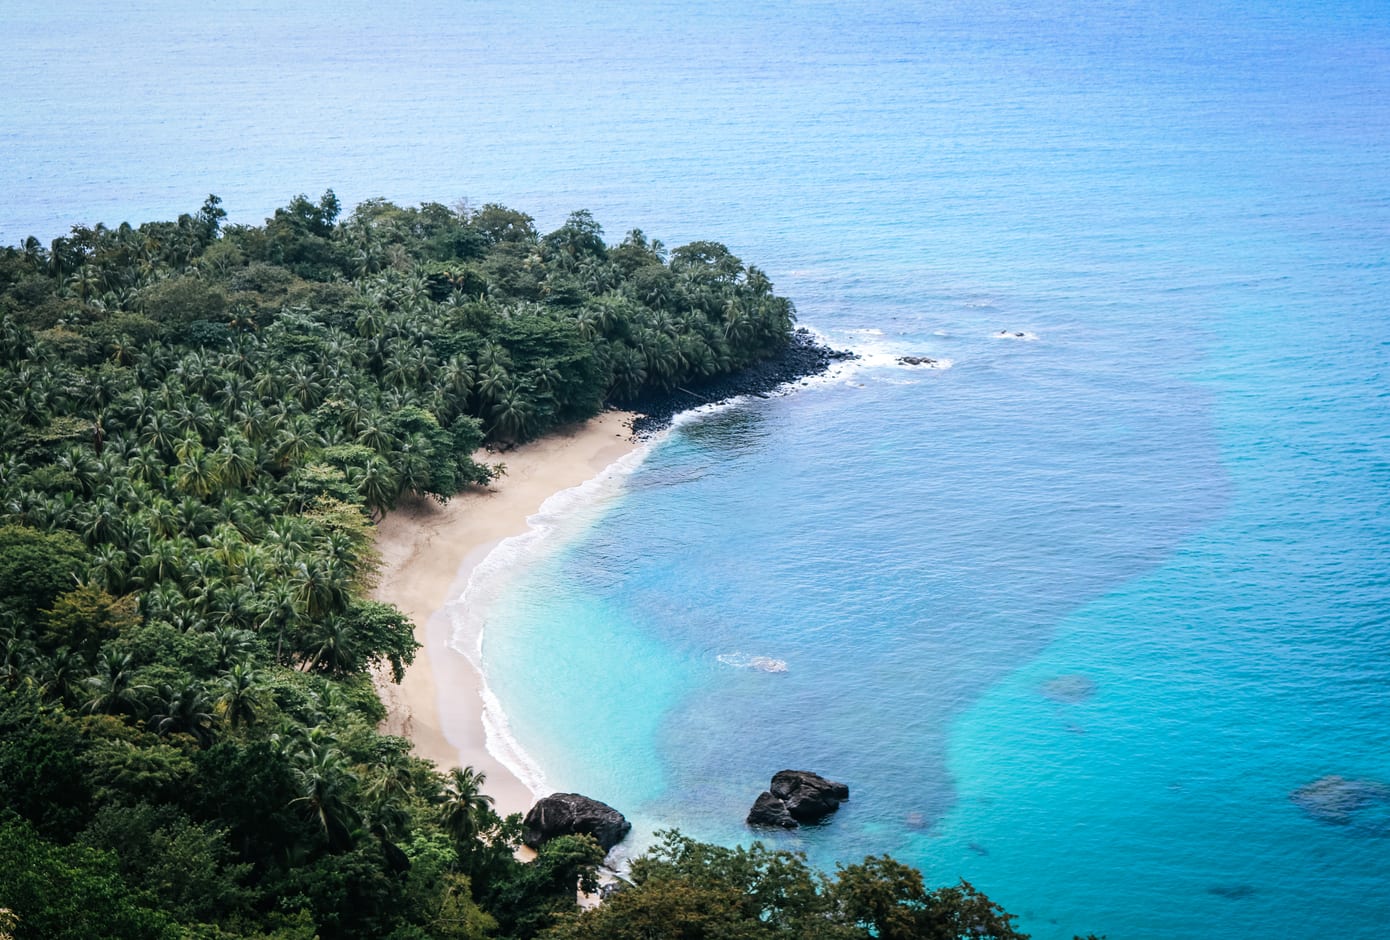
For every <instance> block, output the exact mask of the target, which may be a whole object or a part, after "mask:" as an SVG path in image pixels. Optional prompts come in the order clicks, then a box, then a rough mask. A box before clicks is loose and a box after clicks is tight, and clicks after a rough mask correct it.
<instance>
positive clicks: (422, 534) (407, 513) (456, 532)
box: [372, 411, 641, 816]
mask: <svg viewBox="0 0 1390 940" xmlns="http://www.w3.org/2000/svg"><path fill="white" fill-rule="evenodd" d="M636 417H637V416H636V415H635V414H632V413H630V412H621V411H609V412H605V413H603V414H601V415H599V416H597V417H595V418H592V419H590V420H589V421H587V422H585V423H583V424H579V425H572V426H570V427H568V428H563V429H559V430H557V431H555V432H553V433H551V434H548V435H546V436H545V437H543V438H541V439H539V440H536V441H532V442H530V443H528V444H524V445H522V446H520V447H518V448H516V449H514V450H512V451H509V452H507V453H506V454H486V455H483V459H485V460H486V462H488V463H491V464H494V465H495V464H498V463H501V464H503V465H505V466H506V473H505V474H504V475H503V476H502V477H501V478H500V479H498V480H496V481H494V482H493V483H492V484H490V485H489V486H487V487H482V488H478V489H475V490H471V491H468V492H464V493H460V494H459V495H457V496H455V497H454V498H453V499H451V500H450V501H449V502H448V503H447V504H445V505H440V504H438V503H435V502H433V501H430V500H418V501H412V502H409V503H406V504H404V505H402V506H400V507H398V508H397V509H395V510H393V511H392V512H390V513H388V514H387V516H386V518H385V519H383V520H382V521H381V523H380V524H379V525H378V526H377V528H376V548H377V551H378V552H380V553H381V565H380V568H379V577H378V581H377V587H376V588H375V589H374V590H373V592H372V596H373V598H374V599H375V600H379V601H383V602H386V603H389V604H394V605H395V606H396V607H397V608H399V609H400V611H401V612H402V613H404V614H405V615H406V616H407V617H409V618H410V620H411V622H412V623H413V624H414V625H415V639H416V642H418V643H419V644H420V649H419V651H417V653H416V654H415V661H414V663H412V664H411V665H410V666H409V667H408V668H407V669H406V671H405V676H404V678H403V679H402V681H401V684H400V685H395V684H393V683H392V682H390V680H389V676H382V675H378V677H377V682H376V686H377V694H378V696H379V697H380V698H381V701H382V704H383V705H384V706H385V708H386V713H387V714H386V719H385V720H384V721H383V722H382V723H381V726H380V729H381V731H382V732H383V733H385V734H392V735H397V736H400V737H404V738H407V739H408V740H410V742H411V744H412V751H413V752H414V753H415V755H416V756H417V757H423V758H425V759H427V760H432V761H434V763H435V764H436V765H438V766H439V768H440V769H441V770H447V769H448V768H450V767H465V766H471V767H473V768H474V769H475V770H480V771H482V772H484V773H485V774H487V781H486V783H485V784H484V786H483V790H484V792H486V793H488V794H489V795H490V796H492V797H493V799H495V800H496V809H497V811H498V813H500V814H501V815H503V816H506V815H507V814H509V813H524V812H526V811H527V810H528V809H530V807H531V804H532V803H533V802H534V800H535V794H534V793H532V791H531V790H530V789H529V788H528V787H527V786H526V785H525V784H524V783H523V782H522V781H521V779H520V778H518V777H517V776H516V775H515V774H514V773H513V772H512V771H511V770H510V769H509V768H508V767H507V766H506V765H505V764H503V763H502V761H501V760H500V759H499V758H498V757H497V756H495V755H494V754H493V753H492V752H491V751H490V750H488V747H487V732H486V729H485V727H484V723H483V712H484V701H483V689H484V683H483V677H482V675H481V673H479V671H478V670H477V669H476V668H474V666H473V664H472V663H471V662H470V661H469V660H468V658H467V657H466V656H464V655H463V654H462V653H460V652H458V651H457V650H454V649H452V648H451V647H450V646H449V641H450V639H451V634H452V633H453V626H452V622H451V620H450V618H449V614H448V611H447V610H446V607H447V605H448V604H449V603H450V602H451V601H453V600H456V599H457V598H458V597H459V596H460V595H461V594H462V593H463V589H464V587H465V586H466V585H467V583H468V577H469V575H470V574H471V573H472V572H473V570H474V569H475V568H476V567H477V566H478V565H479V564H480V563H481V562H482V561H483V559H485V558H486V557H487V556H488V554H489V553H490V552H491V551H492V550H493V549H494V548H496V547H497V545H498V544H499V543H500V542H502V541H503V540H504V539H507V538H511V537H512V536H516V535H522V534H524V533H526V532H527V531H528V529H529V525H528V522H527V520H528V519H529V518H530V517H531V516H533V515H535V514H536V513H537V512H539V511H540V508H541V505H542V504H543V503H544V502H545V501H546V500H547V499H549V498H550V497H551V496H554V495H555V494H556V493H559V492H563V491H564V490H568V489H571V488H573V487H576V486H579V485H581V484H583V483H586V482H588V481H589V480H591V479H593V478H594V477H596V476H598V475H599V474H601V473H602V472H603V471H604V470H606V469H608V468H609V467H610V466H612V465H613V464H614V463H616V462H617V461H618V460H619V459H621V458H622V457H624V456H626V455H627V454H630V453H632V452H633V451H634V450H636V449H637V448H638V447H639V446H641V442H640V441H638V440H637V439H636V438H635V437H634V435H633V433H632V430H631V425H632V422H633V421H634V420H635V419H636Z"/></svg>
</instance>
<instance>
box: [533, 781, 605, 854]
mask: <svg viewBox="0 0 1390 940" xmlns="http://www.w3.org/2000/svg"><path fill="white" fill-rule="evenodd" d="M524 826H525V828H524V829H523V831H522V834H521V841H523V842H525V843H526V844H527V845H529V846H530V847H531V848H533V849H538V848H540V847H541V846H542V845H544V844H545V843H546V842H549V841H550V840H551V839H554V838H555V837H556V836H570V835H578V834H581V833H582V834H584V835H591V836H593V837H594V838H595V839H597V840H598V844H599V845H601V846H603V850H604V851H605V852H607V851H608V850H609V849H611V848H613V846H615V845H617V844H618V843H619V842H621V841H623V837H624V836H626V835H627V834H628V831H629V830H630V829H632V823H630V822H628V821H627V818H626V817H625V816H623V814H622V813H620V812H618V811H617V810H616V809H614V808H613V807H611V806H609V805H608V804H607V803H600V802H599V801H598V800H594V799H590V798H589V797H587V796H581V795H580V794H578V793H552V794H551V795H550V796H546V797H542V798H541V799H539V800H537V801H536V805H535V806H532V807H531V809H530V811H529V812H528V813H527V814H526V819H525V821H524Z"/></svg>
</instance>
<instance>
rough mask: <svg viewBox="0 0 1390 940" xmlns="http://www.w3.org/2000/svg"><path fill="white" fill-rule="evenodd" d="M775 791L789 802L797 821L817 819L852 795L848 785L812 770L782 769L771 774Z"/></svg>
mask: <svg viewBox="0 0 1390 940" xmlns="http://www.w3.org/2000/svg"><path fill="white" fill-rule="evenodd" d="M772 795H773V796H775V797H777V798H778V799H780V800H781V801H782V802H783V803H785V804H786V805H787V812H789V813H791V814H792V817H793V818H795V819H796V820H797V821H798V822H815V821H816V820H818V819H821V818H823V817H825V816H829V815H830V814H831V813H833V812H835V811H836V810H837V809H839V808H840V804H841V803H843V802H844V801H845V800H847V799H849V787H847V786H845V785H844V784H843V783H836V782H834V781H833V780H826V779H825V778H824V777H822V776H821V775H820V774H813V773H811V772H810V771H809V770H779V771H778V772H777V773H776V774H774V775H773V777H772Z"/></svg>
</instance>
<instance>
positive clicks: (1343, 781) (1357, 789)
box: [1289, 774, 1390, 828]
mask: <svg viewBox="0 0 1390 940" xmlns="http://www.w3.org/2000/svg"><path fill="white" fill-rule="evenodd" d="M1289 798H1290V799H1292V800H1293V801H1294V803H1296V804H1298V808H1299V809H1301V810H1303V812H1305V813H1307V814H1308V815H1309V816H1311V817H1313V818H1314V819H1316V820H1318V821H1319V822H1325V823H1331V824H1332V825H1334V826H1347V825H1351V824H1352V823H1356V822H1358V821H1360V822H1362V823H1364V824H1366V825H1369V826H1371V827H1373V828H1384V824H1383V823H1382V821H1381V819H1380V817H1382V816H1384V815H1385V814H1386V811H1387V809H1390V786H1386V785H1385V784H1383V783H1380V782H1379V781H1376V780H1348V779H1347V778H1346V777H1342V776H1339V775H1337V774H1329V775H1327V776H1326V777H1319V778H1318V779H1317V780H1314V781H1313V782H1312V783H1309V784H1306V785H1304V786H1301V787H1299V788H1298V789H1297V790H1295V791H1293V793H1291V794H1289ZM1363 817H1364V818H1363Z"/></svg>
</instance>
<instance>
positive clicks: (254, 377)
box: [0, 191, 1022, 940]
mask: <svg viewBox="0 0 1390 940" xmlns="http://www.w3.org/2000/svg"><path fill="white" fill-rule="evenodd" d="M794 320H795V315H794V309H793V305H792V304H791V302H790V301H789V300H787V299H786V298H784V297H780V296H778V295H776V294H775V293H774V292H773V288H772V284H771V283H770V282H769V280H768V278H767V277H766V276H765V275H764V274H763V273H762V272H761V271H759V270H758V268H756V267H754V266H753V265H749V264H745V263H743V262H742V261H741V260H740V259H739V258H737V257H735V256H734V255H733V254H732V253H730V251H729V250H728V249H727V248H726V247H724V246H723V245H721V244H719V243H717V242H714V241H697V242H694V243H692V244H689V245H685V246H682V247H677V248H673V249H670V250H668V249H667V248H666V247H665V246H663V245H662V243H661V242H659V241H657V240H655V239H652V238H648V237H647V236H645V235H644V234H643V233H642V232H641V231H638V230H633V231H631V232H629V233H627V235H626V236H624V237H623V239H622V240H621V241H618V242H616V243H613V244H610V243H608V242H606V241H605V239H604V234H603V231H602V229H601V227H600V226H599V224H598V223H597V222H596V221H595V220H594V218H593V217H592V216H590V214H589V213H587V212H582V211H581V212H575V213H573V214H572V215H571V216H570V217H569V218H568V220H567V221H566V222H565V223H564V224H563V225H562V226H561V227H559V228H558V229H556V230H555V231H553V232H550V233H549V234H541V233H539V232H538V231H537V230H536V228H535V225H534V222H533V220H532V219H531V218H530V217H529V216H527V215H525V214H523V213H521V212H518V211H515V210H512V209H508V208H505V207H502V206H499V205H484V206H482V207H481V208H472V207H469V206H466V205H460V206H454V207H449V206H445V205H442V204H435V203H429V204H424V205H421V206H419V207H416V208H405V207H401V206H397V205H394V204H391V203H389V202H386V201H381V200H376V201H369V202H366V203H364V204H362V205H360V206H358V207H357V208H356V209H355V210H353V211H352V212H350V213H344V212H343V210H342V207H341V206H340V204H339V202H338V199H337V198H336V196H335V195H334V193H333V192H332V191H328V192H326V193H325V194H324V195H323V196H322V197H321V198H318V199H312V198H309V197H305V196H298V197H296V198H294V199H292V200H291V201H290V202H289V204H288V205H287V206H285V207H284V208H281V209H278V210H276V211H275V213H274V215H273V216H272V217H270V218H268V219H266V220H265V223H264V224H263V225H260V226H251V225H233V224H228V223H227V214H226V212H225V211H224V210H223V208H222V205H221V203H220V200H219V199H218V198H217V197H215V196H213V197H209V198H208V199H207V200H206V202H204V204H203V205H202V207H201V208H200V209H199V210H198V211H196V212H193V213H189V214H185V215H182V216H180V217H179V218H178V219H177V220H175V221H167V222H151V223H146V224H142V225H138V226H132V225H129V224H122V225H120V226H118V227H115V228H108V227H106V226H104V225H94V226H86V225H79V226H75V227H73V228H72V229H71V232H70V233H69V234H68V235H65V236H64V237H61V238H58V239H56V240H54V241H52V242H51V243H48V244H43V243H40V242H39V241H38V240H37V239H34V238H30V239H28V240H27V241H25V242H24V243H23V244H21V245H17V246H12V247H7V248H4V249H0V401H3V403H4V408H3V410H0V937H5V938H14V940H19V938H46V940H58V938H84V940H85V938H93V937H117V938H183V937H192V938H208V940H212V938H278V940H309V938H313V937H320V938H324V940H330V938H349V937H388V938H395V940H415V938H429V937H438V938H446V937H447V938H452V937H467V938H531V937H553V938H598V937H615V938H626V937H631V938H639V937H641V938H648V937H683V938H685V937H688V938H758V937H808V938H836V940H838V938H845V940H849V938H866V937H880V938H907V937H926V938H954V937H972V938H986V937H1017V936H1022V935H1021V934H1018V933H1017V932H1016V931H1015V929H1014V927H1013V926H1012V918H1011V917H1010V916H1009V915H1008V914H1006V913H1004V912H1003V911H1002V910H1001V909H1000V908H999V907H998V906H997V905H995V904H993V903H992V902H991V901H990V900H989V899H988V898H986V897H985V896H984V895H982V894H980V893H979V892H977V891H976V890H975V889H974V888H972V887H971V886H970V885H969V884H966V883H964V882H961V883H958V884H955V885H953V886H948V887H944V888H929V887H928V886H927V885H926V884H924V880H923V877H922V875H921V874H920V873H919V872H917V871H916V870H914V869H911V868H909V867H907V866H905V865H902V864H899V863H897V862H895V861H893V860H892V859H890V858H888V857H886V856H881V857H876V858H868V859H865V860H863V862H862V863H859V864H852V865H846V866H843V867H841V868H839V869H838V870H837V871H836V872H834V873H825V872H820V871H816V870H814V869H812V868H811V867H810V866H808V865H807V863H806V862H805V861H804V859H802V858H801V857H800V856H798V855H796V854H794V853H789V852H784V851H778V850H775V849H770V848H767V847H765V846H763V845H762V844H760V843H756V842H754V843H751V845H750V846H749V847H741V848H725V847H720V846H713V845H707V844H704V843H700V842H697V841H694V840H692V839H689V838H687V837H685V836H683V835H681V834H680V833H679V832H677V831H670V832H666V833H664V834H662V835H661V837H660V838H659V840H658V841H657V843H656V844H655V845H654V846H653V847H652V848H650V849H648V850H647V852H646V853H645V854H643V855H642V856H640V857H639V858H638V859H637V860H636V861H634V862H633V863H632V865H631V867H630V870H626V871H624V872H623V873H621V878H620V879H619V880H618V881H617V882H616V885H615V886H614V887H615V888H616V890H612V891H611V892H605V894H607V899H606V900H604V901H603V902H602V903H592V904H588V905H586V906H585V907H583V908H581V907H580V906H579V905H578V904H577V903H576V898H577V893H578V892H580V891H584V892H594V891H595V890H596V888H597V886H598V876H599V872H600V864H601V862H602V859H603V852H602V849H600V847H599V846H598V844H597V843H596V842H594V841H593V840H592V839H590V838H588V837H586V836H564V837H560V838H556V839H553V840H551V841H549V842H547V843H545V845H544V846H543V847H542V848H541V849H540V850H539V852H537V853H534V854H533V855H531V856H528V857H525V858H523V857H521V856H520V855H519V854H518V848H519V846H520V844H521V837H520V831H521V820H520V818H519V817H518V816H510V817H506V818H503V817H501V816H500V815H499V814H498V813H497V812H496V811H494V809H493V807H492V801H491V799H490V798H489V797H488V795H487V792H486V779H485V778H484V776H483V775H482V774H480V773H478V772H475V771H474V770H473V769H472V768H468V767H463V768H459V767H437V766H435V765H434V764H432V763H430V762H427V761H425V760H421V759H418V758H416V757H414V756H412V753H411V744H410V742H409V741H408V740H406V739H403V738H399V737H393V736H389V735H385V734H382V733H380V732H379V731H378V726H379V724H380V723H381V721H382V719H383V717H384V709H383V706H382V704H381V701H380V700H379V698H378V695H377V691H376V686H375V685H374V682H378V681H379V682H391V681H393V680H394V681H397V682H398V681H400V678H401V676H402V675H403V672H404V670H405V669H406V668H407V667H408V666H409V665H410V663H411V662H412V659H413V656H414V653H415V650H416V649H417V646H416V641H415V639H414V635H413V626H412V624H411V623H410V622H409V621H408V620H407V618H406V617H405V616H404V615H402V614H401V613H400V612H399V611H398V610H397V609H395V608H393V607H391V606H389V605H387V604H384V603H381V602H378V601H374V600H372V599H371V589H372V587H373V585H374V579H375V576H376V570H377V556H376V554H375V552H374V549H373V528H374V526H375V525H376V524H377V523H378V522H379V521H380V520H381V519H382V518H383V517H384V516H385V515H386V514H388V513H391V512H392V511H393V509H395V508H397V507H398V506H399V505H401V504H402V503H403V502H404V501H407V500H419V499H422V498H424V499H434V500H440V501H446V500H448V499H450V497H451V496H454V495H456V494H458V493H459V492H461V491H464V490H466V489H468V488H470V487H475V486H479V485H482V484H486V483H488V482H489V481H490V478H491V477H492V476H493V475H494V474H496V473H498V472H499V471H498V470H496V469H494V468H495V467H496V466H497V464H495V463H494V464H485V463H483V462H482V461H480V460H479V459H477V455H478V454H479V453H480V451H481V450H482V449H483V448H492V449H493V450H494V451H505V450H506V449H507V448H509V447H511V446H514V445H516V444H519V443H521V442H524V441H527V440H529V439H532V438H535V437H537V436H541V435H544V434H546V432H547V431H548V430H550V429H553V428H556V427H558V426H561V425H566V424H570V423H573V422H577V421H582V420H584V419H587V418H589V417H592V416H594V415H595V414H597V413H599V412H600V411H601V410H603V409H605V408H608V407H612V406H618V407H621V406H623V405H624V404H626V403H631V402H634V401H636V400H638V399H639V398H641V397H642V396H644V395H650V394H661V393H670V392H672V391H673V390H677V389H682V388H685V387H688V386H691V385H698V384H699V383H700V382H701V381H702V380H705V379H709V378H711V377H714V376H719V375H725V374H730V373H736V372H738V371H739V370H741V369H744V368H746V367H748V366H749V365H751V364H754V363H757V362H760V361H762V360H765V359H767V358H768V357H770V356H773V355H775V354H776V353H777V352H778V351H779V350H780V349H782V348H783V347H784V346H785V345H786V344H787V343H788V340H789V337H790V336H791V335H792V331H793V324H794ZM503 456H505V455H504V454H503ZM502 482H505V480H503V481H502ZM678 822H679V821H678V820H676V821H673V823H678Z"/></svg>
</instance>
